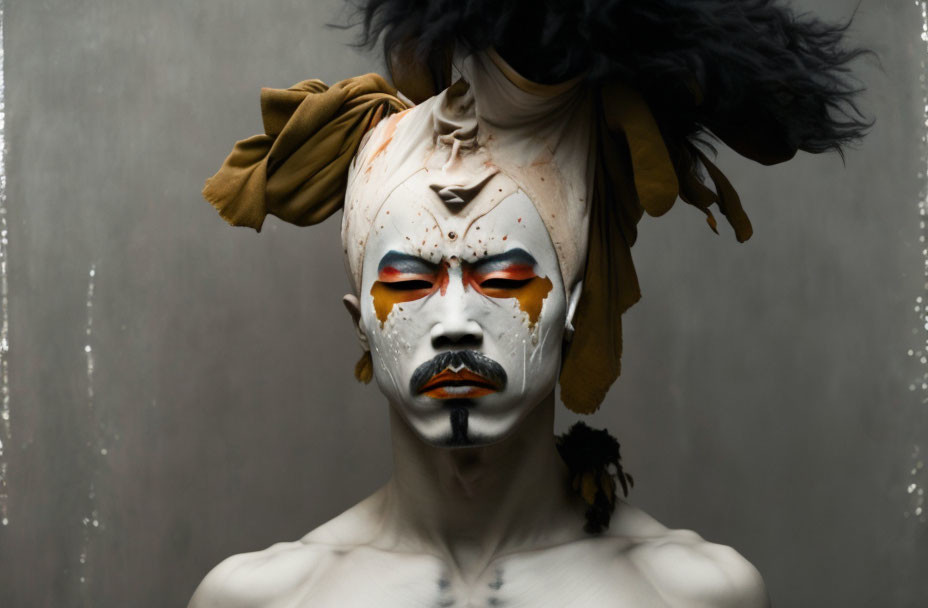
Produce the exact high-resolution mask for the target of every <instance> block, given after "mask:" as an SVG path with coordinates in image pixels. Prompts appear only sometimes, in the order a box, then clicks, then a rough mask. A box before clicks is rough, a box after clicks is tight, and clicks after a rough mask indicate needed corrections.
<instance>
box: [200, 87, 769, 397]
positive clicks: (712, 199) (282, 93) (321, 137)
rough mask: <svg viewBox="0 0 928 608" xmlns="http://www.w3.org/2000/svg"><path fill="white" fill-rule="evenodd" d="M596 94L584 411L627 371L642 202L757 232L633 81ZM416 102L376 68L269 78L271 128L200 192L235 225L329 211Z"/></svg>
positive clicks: (266, 102) (657, 211)
mask: <svg viewBox="0 0 928 608" xmlns="http://www.w3.org/2000/svg"><path fill="white" fill-rule="evenodd" d="M398 84H399V85H400V86H401V87H404V85H403V84H402V83H399V82H398ZM419 88H421V87H419ZM404 89H405V88H404ZM435 93H438V92H437V91H436V92H435ZM596 96H597V99H596V103H595V104H594V106H595V111H596V112H597V114H598V116H597V117H596V120H597V128H596V135H595V137H594V141H593V142H591V145H594V146H595V147H596V158H595V172H594V184H593V188H592V200H591V202H590V205H591V206H590V220H589V243H588V250H587V251H588V253H587V257H586V265H585V269H584V273H583V288H582V294H581V297H580V302H579V305H578V310H577V313H576V315H575V317H574V322H573V325H574V328H575V332H574V334H573V337H572V340H571V342H570V343H569V344H568V346H567V349H566V351H565V354H564V360H563V363H562V368H561V374H560V383H561V399H562V401H563V402H564V404H565V405H566V406H567V407H568V408H569V409H571V410H572V411H574V412H577V413H581V414H587V413H592V412H593V411H595V410H596V409H597V408H598V407H599V405H600V403H602V400H603V398H604V397H605V395H606V392H607V391H608V389H609V387H610V386H611V385H612V383H613V382H614V381H615V379H616V378H617V377H618V376H619V373H620V371H621V354H622V319H621V317H622V314H623V313H624V312H625V311H626V310H627V309H628V308H629V307H630V306H631V305H632V304H634V303H635V302H637V301H638V299H639V298H640V297H641V292H640V288H639V284H638V278H637V275H636V273H635V268H634V265H633V263H632V257H631V246H632V245H633V244H634V242H635V239H636V236H637V230H636V224H637V222H638V220H639V219H640V218H641V216H642V215H643V213H645V212H647V213H648V214H649V215H652V216H659V215H662V214H664V213H666V212H667V211H668V210H669V209H670V208H671V207H672V206H673V204H674V202H675V201H676V199H677V197H678V195H679V197H680V198H681V199H682V200H683V201H684V202H686V203H688V204H691V205H693V206H695V207H697V208H698V209H700V210H701V211H702V212H703V213H705V214H706V219H707V222H708V223H709V226H710V227H711V228H712V229H713V230H714V231H715V230H716V221H715V218H714V217H713V215H712V212H711V211H710V209H709V207H710V205H711V204H713V203H715V204H717V205H718V207H719V209H720V210H721V212H722V214H723V215H725V217H726V218H727V219H728V221H729V223H730V224H731V225H732V227H733V228H734V230H735V234H736V237H737V239H738V240H739V241H744V240H746V239H747V238H749V237H750V235H751V225H750V222H749V221H748V219H747V216H746V215H745V213H744V210H743V209H742V208H741V204H740V201H739V199H738V195H737V193H736V192H735V190H734V188H732V186H731V184H730V183H729V182H728V180H727V179H726V178H725V176H724V175H723V174H722V173H721V172H720V171H719V170H718V169H717V168H716V167H715V166H714V165H713V164H712V163H711V162H709V160H708V159H707V158H706V157H705V155H703V154H702V152H701V151H699V150H697V149H696V147H695V146H693V145H692V144H690V143H689V142H686V143H685V144H684V145H685V149H684V150H682V151H681V150H677V151H676V152H677V154H678V155H679V154H680V153H683V154H689V155H690V156H691V157H693V158H698V159H699V161H700V162H701V164H702V166H704V167H705V169H706V171H707V173H708V175H709V178H710V179H711V180H712V182H713V183H714V186H715V191H714V192H713V191H712V190H710V189H709V188H708V187H706V186H705V185H704V184H703V182H702V178H701V177H700V176H699V175H698V174H697V172H696V169H695V168H694V165H692V164H690V165H687V167H688V168H687V169H686V170H682V169H679V168H678V167H682V166H684V165H683V164H679V165H675V163H674V160H673V159H674V155H672V154H671V153H670V151H669V150H668V147H667V144H666V142H665V141H664V138H663V137H662V135H661V132H660V129H659V128H658V125H657V123H656V121H655V119H654V117H653V115H652V113H651V111H650V109H649V108H648V105H647V104H646V103H645V101H644V100H643V98H642V97H641V96H640V95H639V94H638V93H637V92H636V91H635V90H634V89H632V88H630V87H628V86H625V85H623V84H621V83H612V84H609V85H605V86H603V85H600V86H598V88H597V91H596ZM409 107H410V105H409V104H408V103H406V102H405V101H403V100H402V99H401V98H400V97H399V96H398V94H397V91H396V89H394V88H393V87H392V86H390V85H389V84H387V82H386V81H385V80H384V79H383V78H381V77H380V76H378V75H376V74H367V75H364V76H358V77H355V78H349V79H348V80H343V81H341V82H339V83H337V84H335V85H333V86H332V87H327V86H326V85H325V84H324V83H322V82H321V81H319V80H306V81H303V82H300V83H298V84H296V85H294V86H293V87H291V88H289V89H286V90H277V89H268V88H265V89H262V91H261V112H262V116H263V119H264V134H261V135H255V136H253V137H250V138H248V139H245V140H242V141H239V142H238V143H236V144H235V146H234V148H233V150H232V153H231V154H229V156H228V158H226V160H225V162H224V163H223V165H222V167H221V168H220V169H219V171H218V172H217V173H216V174H215V175H214V176H213V177H211V178H209V179H208V180H207V181H206V185H205V187H204V189H203V196H204V197H205V198H206V200H208V201H209V202H210V203H211V204H212V205H213V206H214V207H215V208H216V209H217V210H218V211H219V214H220V215H221V216H222V217H223V218H224V219H225V220H226V221H228V222H229V223H230V224H232V225H236V226H248V227H251V228H254V229H255V230H258V231H260V229H261V226H262V224H263V222H264V218H265V217H266V216H267V214H271V215H276V216H277V217H279V218H280V219H282V220H284V221H286V222H290V223H292V224H296V225H299V226H307V225H310V224H315V223H318V222H321V221H322V220H324V219H325V218H327V217H329V216H330V215H332V214H333V213H335V212H336V211H337V210H338V209H340V208H342V206H343V204H344V199H345V189H346V180H347V176H348V170H349V166H350V164H351V162H352V159H353V158H354V156H355V154H356V153H357V151H358V150H359V147H360V146H361V143H362V138H363V137H364V135H365V133H367V132H368V131H370V130H371V129H373V128H374V127H376V126H377V124H378V123H379V122H380V121H381V120H382V119H384V118H386V117H387V116H389V115H390V114H393V113H396V112H400V111H403V110H406V109H408V108H409ZM362 360H363V359H362ZM368 364H369V362H368ZM368 371H369V370H368ZM366 376H367V377H368V378H369V376H370V374H369V373H368V374H366Z"/></svg>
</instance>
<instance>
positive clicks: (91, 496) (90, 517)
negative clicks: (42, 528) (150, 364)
mask: <svg viewBox="0 0 928 608" xmlns="http://www.w3.org/2000/svg"><path fill="white" fill-rule="evenodd" d="M96 276H97V266H96V264H91V265H90V272H89V273H88V279H87V303H86V306H87V324H86V325H85V327H84V339H85V343H84V356H85V357H86V360H87V409H88V412H87V415H88V417H89V419H90V421H91V425H92V428H93V432H92V437H93V439H92V440H91V441H90V442H88V445H89V446H90V448H91V450H93V452H94V453H93V454H92V455H91V461H92V462H93V461H95V460H96V456H97V454H100V455H103V456H106V448H105V447H103V444H102V441H101V436H100V425H99V424H98V416H97V412H96V405H95V403H94V392H93V388H94V387H93V366H94V360H93V292H94V279H95V278H96ZM87 498H88V501H89V502H88V504H89V511H90V512H89V513H88V514H87V515H85V516H84V517H83V519H82V520H81V524H82V525H83V529H84V531H83V542H82V546H81V555H80V582H81V583H82V584H84V583H86V582H87V578H88V572H87V562H88V555H89V551H90V541H91V534H92V533H93V531H94V530H96V529H99V528H100V516H99V515H98V513H97V491H96V467H94V471H93V473H92V475H91V479H90V487H89V492H88V495H87Z"/></svg>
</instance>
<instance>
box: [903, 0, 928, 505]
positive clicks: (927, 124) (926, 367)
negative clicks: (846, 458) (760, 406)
mask: <svg viewBox="0 0 928 608" xmlns="http://www.w3.org/2000/svg"><path fill="white" fill-rule="evenodd" d="M915 6H916V8H917V9H918V10H919V12H920V13H921V17H922V31H921V41H922V51H923V52H922V58H921V62H920V64H919V77H918V79H919V82H920V84H921V92H922V139H921V146H920V148H921V159H920V163H921V165H920V167H921V168H920V169H919V173H918V179H919V181H920V182H921V191H920V192H919V195H918V216H919V218H918V219H919V223H918V225H919V229H920V235H919V237H918V242H919V245H920V247H921V252H922V271H923V276H924V279H925V282H924V286H923V287H924V290H925V292H928V243H926V238H925V237H926V234H928V230H926V222H928V0H915ZM915 313H916V314H917V315H918V327H916V328H915V329H914V330H913V334H915V335H919V334H920V335H921V336H922V342H921V345H920V347H919V348H917V349H909V351H908V355H909V356H910V357H914V358H915V359H916V360H917V361H918V362H919V364H921V365H922V374H921V376H920V377H919V378H917V379H916V380H914V381H913V382H912V383H911V384H909V390H910V391H912V392H915V391H921V392H922V393H923V394H924V393H925V392H926V391H928V301H926V299H925V298H924V297H922V296H918V297H917V298H915ZM922 403H928V396H924V397H923V398H922ZM921 451H922V450H921V447H920V446H919V445H918V444H915V445H913V446H912V452H911V459H912V461H911V467H910V468H909V471H908V473H909V475H908V481H907V483H906V484H905V492H906V494H907V503H906V504H907V507H906V510H905V511H904V512H903V516H904V517H906V518H911V519H914V520H915V521H918V522H920V523H925V521H926V519H928V513H925V485H926V484H925V475H926V471H925V463H924V461H923V459H922V454H921Z"/></svg>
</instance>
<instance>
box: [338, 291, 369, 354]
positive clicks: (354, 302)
mask: <svg viewBox="0 0 928 608" xmlns="http://www.w3.org/2000/svg"><path fill="white" fill-rule="evenodd" d="M342 304H344V305H345V309H346V310H348V314H349V315H351V321H352V322H353V323H354V329H355V331H356V332H357V334H358V341H359V342H360V343H361V348H363V349H364V350H366V351H369V350H370V349H371V347H370V345H369V344H368V342H367V334H365V333H364V328H363V327H361V301H360V300H359V299H358V296H356V295H354V294H353V293H346V294H345V296H344V297H343V298H342Z"/></svg>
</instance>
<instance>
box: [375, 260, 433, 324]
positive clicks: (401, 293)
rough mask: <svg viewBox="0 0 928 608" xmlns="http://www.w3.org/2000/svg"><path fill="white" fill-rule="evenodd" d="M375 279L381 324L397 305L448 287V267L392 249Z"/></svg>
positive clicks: (377, 307) (377, 312)
mask: <svg viewBox="0 0 928 608" xmlns="http://www.w3.org/2000/svg"><path fill="white" fill-rule="evenodd" d="M377 279H378V280H376V281H374V284H373V285H371V297H372V298H373V300H374V313H375V314H376V315H377V320H379V321H380V326H381V327H383V324H384V323H386V322H387V317H388V316H389V315H390V311H392V310H393V307H394V306H396V305H397V304H402V303H403V302H412V301H414V300H418V299H419V298H424V297H425V296H427V295H429V294H432V293H434V292H435V291H436V290H441V293H442V294H444V292H445V290H446V289H447V287H448V266H447V264H446V263H443V264H441V265H439V266H436V265H435V264H431V263H429V262H427V261H425V260H423V259H421V258H416V257H414V256H409V255H404V254H399V253H397V252H393V251H391V252H390V253H388V254H387V255H385V256H384V258H383V260H382V261H381V263H380V269H379V270H378V273H377Z"/></svg>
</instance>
